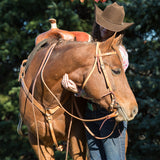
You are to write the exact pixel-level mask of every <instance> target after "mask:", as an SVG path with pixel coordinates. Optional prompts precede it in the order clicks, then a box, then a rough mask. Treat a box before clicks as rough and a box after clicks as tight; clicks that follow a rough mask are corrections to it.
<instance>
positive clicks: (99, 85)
mask: <svg viewBox="0 0 160 160" xmlns="http://www.w3.org/2000/svg"><path fill="white" fill-rule="evenodd" d="M121 39H122V37H121V35H120V36H119V37H117V38H115V35H114V36H113V37H111V38H110V39H108V40H106V41H105V42H101V43H99V44H98V46H97V48H96V49H95V50H96V52H98V54H97V53H96V54H95V55H94V56H93V57H94V58H93V59H92V58H90V61H91V62H92V65H91V66H90V69H89V71H88V72H87V73H86V74H85V76H84V77H85V78H84V79H87V80H86V81H84V82H83V83H85V84H83V85H82V87H83V88H84V90H85V92H86V93H87V95H88V98H90V99H91V101H93V102H95V103H98V104H99V105H100V106H102V107H104V108H105V109H107V110H108V109H112V111H113V110H114V109H116V110H117V111H118V116H117V117H116V120H117V121H122V120H127V121H129V120H132V119H133V118H134V117H135V115H136V114H137V112H138V105H137V102H136V99H135V96H134V94H133V92H132V90H131V88H130V86H129V84H128V81H127V78H126V75H125V72H124V69H123V67H122V63H121V62H122V57H121V54H120V50H119V45H120V44H121ZM94 53H95V52H94ZM99 53H100V54H99ZM95 59H96V60H97V62H96V67H95V68H94V69H93V63H95ZM91 72H92V73H91Z"/></svg>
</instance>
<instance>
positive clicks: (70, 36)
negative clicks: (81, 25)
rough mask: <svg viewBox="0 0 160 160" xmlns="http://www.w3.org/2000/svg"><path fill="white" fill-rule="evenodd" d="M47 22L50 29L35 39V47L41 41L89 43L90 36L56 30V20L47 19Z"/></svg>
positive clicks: (83, 33)
mask: <svg viewBox="0 0 160 160" xmlns="http://www.w3.org/2000/svg"><path fill="white" fill-rule="evenodd" d="M49 22H50V24H51V29H50V30H48V31H46V32H44V33H41V34H39V35H38V36H37V37H36V40H35V45H37V44H38V43H40V42H41V41H43V40H44V39H48V38H51V39H54V38H55V39H60V38H62V39H65V40H69V41H79V42H80V41H81V42H84V41H86V42H91V41H92V38H91V35H89V34H88V33H86V32H81V31H66V30H62V29H59V28H57V24H56V19H54V18H52V19H49Z"/></svg>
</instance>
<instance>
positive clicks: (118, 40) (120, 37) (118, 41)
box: [114, 34, 123, 46]
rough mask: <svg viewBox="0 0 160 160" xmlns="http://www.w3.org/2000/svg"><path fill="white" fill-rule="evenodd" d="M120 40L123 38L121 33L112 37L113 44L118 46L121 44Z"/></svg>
mask: <svg viewBox="0 0 160 160" xmlns="http://www.w3.org/2000/svg"><path fill="white" fill-rule="evenodd" d="M122 40H123V35H122V34H120V35H119V36H118V37H117V38H115V39H114V44H115V45H117V46H118V45H120V44H122Z"/></svg>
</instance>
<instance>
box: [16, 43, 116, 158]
mask: <svg viewBox="0 0 160 160" xmlns="http://www.w3.org/2000/svg"><path fill="white" fill-rule="evenodd" d="M56 44H57V43H54V44H52V45H51V46H50V48H49V49H48V51H47V53H46V55H45V57H44V59H43V61H42V63H41V66H40V68H39V70H38V73H37V74H36V78H35V80H34V83H33V87H32V93H30V91H29V89H28V87H27V86H26V83H25V80H24V77H25V64H26V62H27V60H23V62H22V64H21V68H20V73H19V81H20V82H21V85H22V88H23V91H24V92H25V94H26V96H27V98H28V99H29V100H30V101H31V103H32V108H34V107H36V108H37V109H38V110H39V111H40V112H42V113H43V115H44V116H45V117H46V119H47V121H48V124H49V128H50V133H51V136H52V139H53V142H54V144H55V146H56V149H57V150H61V151H62V150H63V148H62V146H58V142H57V140H56V137H55V133H54V129H53V126H52V120H53V118H52V116H53V114H54V113H55V112H56V111H57V110H58V109H60V108H62V109H63V110H64V112H66V113H67V114H68V115H70V116H71V119H72V118H75V119H77V120H80V121H82V122H83V124H84V126H85V128H86V129H87V131H88V132H89V133H90V134H91V135H92V136H94V137H95V138H97V139H104V138H107V137H109V136H110V135H111V134H112V133H113V132H114V129H115V128H116V125H115V126H114V129H113V131H112V133H111V134H110V135H108V136H106V137H97V136H95V135H94V134H93V133H92V132H91V131H90V130H89V128H88V127H87V125H86V124H85V122H93V121H100V120H107V119H110V118H113V117H116V116H117V115H118V112H117V111H113V105H115V102H116V100H115V96H114V94H113V92H112V87H111V84H110V81H109V79H108V76H107V72H106V70H105V66H104V63H103V59H102V57H103V56H108V55H113V54H116V52H107V53H104V54H101V51H100V49H99V42H97V45H96V56H95V62H94V65H93V68H92V70H91V71H90V73H89V75H88V76H87V78H86V79H85V81H84V83H83V85H82V89H83V88H84V87H85V85H86V83H87V81H88V80H89V78H90V76H91V75H92V73H93V71H94V69H95V67H96V64H98V69H99V70H100V71H102V72H103V75H104V78H105V81H106V85H107V86H108V88H109V93H107V94H106V95H105V96H107V95H110V96H111V99H112V102H111V104H110V107H111V111H113V113H111V114H109V115H107V116H104V117H101V118H97V119H83V118H82V115H81V114H80V112H79V109H78V107H77V104H76V101H75V98H74V99H73V103H74V105H75V107H76V110H77V113H78V115H79V117H77V116H75V115H73V113H70V112H68V111H67V110H66V109H65V108H64V107H63V105H62V104H61V102H60V101H59V99H58V98H57V97H56V96H55V95H54V93H53V92H52V91H51V90H50V88H49V87H48V86H47V84H46V83H45V80H44V77H43V72H44V69H45V66H46V64H47V62H48V60H49V58H50V56H51V54H52V52H53V50H54V48H55V46H56ZM39 74H40V76H41V79H42V82H43V84H44V85H45V87H46V88H47V90H48V91H49V92H50V94H51V95H52V96H53V97H54V98H55V100H56V101H57V103H58V105H57V106H56V107H54V108H49V109H47V110H46V109H45V108H44V107H43V106H42V105H41V104H40V103H39V102H38V101H37V100H36V99H35V98H34V87H35V83H36V80H37V77H38V75H39ZM67 98H68V97H67ZM33 112H34V114H35V111H34V109H33ZM34 117H35V115H34ZM35 122H36V118H35ZM36 123H37V122H36ZM71 123H72V122H71ZM71 123H70V128H71ZM70 130H71V129H69V133H68V136H69V134H70ZM36 132H37V140H38V141H39V134H38V128H37V127H36ZM39 155H40V154H39Z"/></svg>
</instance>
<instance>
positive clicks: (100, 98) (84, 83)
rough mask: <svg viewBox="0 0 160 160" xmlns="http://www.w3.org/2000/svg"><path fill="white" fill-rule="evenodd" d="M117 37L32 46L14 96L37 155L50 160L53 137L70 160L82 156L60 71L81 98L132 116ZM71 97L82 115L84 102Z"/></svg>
mask: <svg viewBox="0 0 160 160" xmlns="http://www.w3.org/2000/svg"><path fill="white" fill-rule="evenodd" d="M120 39H121V38H120V37H118V38H115V37H114V36H113V37H111V38H110V39H108V40H106V41H105V42H99V43H96V42H76V41H64V40H55V41H53V40H48V41H47V42H46V43H45V44H44V45H43V47H41V48H40V49H39V50H37V52H36V54H35V56H34V57H33V59H32V60H31V62H30V64H29V66H28V67H27V70H26V72H25V73H24V72H23V74H21V76H20V79H21V82H22V87H21V89H20V95H19V101H20V113H21V116H22V119H23V121H24V123H25V124H26V125H27V127H28V135H29V141H30V144H31V146H32V148H33V149H34V151H35V153H36V154H37V156H38V157H39V159H41V160H51V159H52V160H54V159H55V158H54V151H53V144H54V143H55V142H56V141H55V138H56V140H57V141H66V140H67V138H68V139H69V142H70V143H69V151H70V155H71V156H72V158H73V160H75V159H76V160H77V159H78V160H84V159H87V158H86V139H85V130H84V126H83V125H82V122H81V121H80V120H77V119H75V118H73V122H72V127H71V128H70V120H71V115H76V114H77V113H76V111H75V109H74V108H72V105H73V103H72V98H71V97H73V93H71V92H69V91H67V90H65V89H64V88H63V87H62V84H61V81H62V78H63V75H64V74H65V73H67V74H68V75H69V78H70V79H71V80H72V81H74V82H75V83H76V85H77V86H78V87H79V88H83V90H84V91H85V93H86V94H87V98H89V99H90V100H92V101H93V102H95V103H97V104H99V105H100V106H102V107H103V108H105V109H106V110H112V111H115V110H116V113H117V115H116V117H115V118H116V120H117V121H123V120H127V121H129V120H132V119H133V118H134V117H135V115H136V114H137V112H138V105H137V102H136V99H135V97H134V95H133V93H132V91H131V89H130V86H129V84H128V81H127V78H126V76H125V73H124V71H123V68H122V64H121V61H120V59H121V57H120V52H119V49H118V45H119V43H120V42H119V41H120ZM77 100H78V102H77V105H78V108H79V110H80V112H81V115H83V113H84V110H85V107H86V101H85V100H83V99H79V98H77ZM63 107H64V108H63ZM52 111H53V112H52ZM69 113H71V114H69ZM51 128H52V129H51ZM69 130H70V137H68V132H69ZM53 132H54V133H53Z"/></svg>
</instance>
